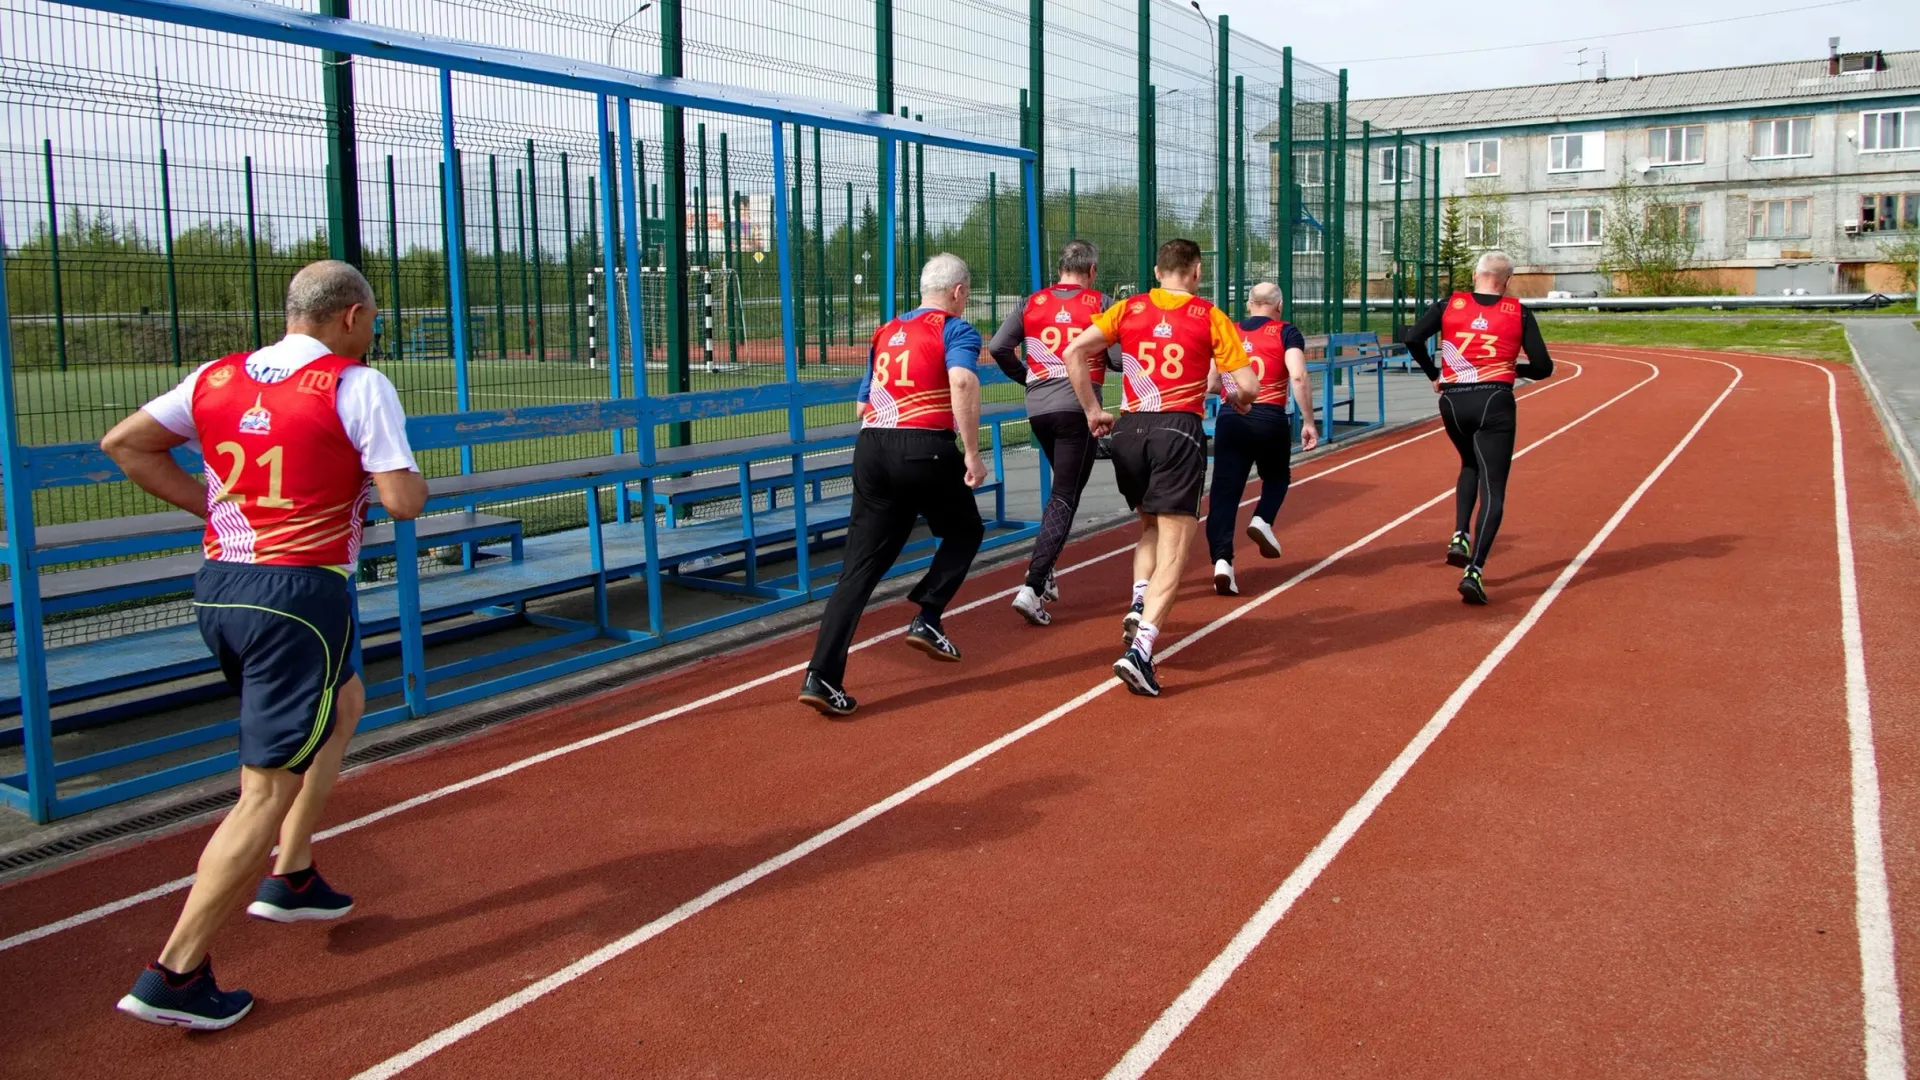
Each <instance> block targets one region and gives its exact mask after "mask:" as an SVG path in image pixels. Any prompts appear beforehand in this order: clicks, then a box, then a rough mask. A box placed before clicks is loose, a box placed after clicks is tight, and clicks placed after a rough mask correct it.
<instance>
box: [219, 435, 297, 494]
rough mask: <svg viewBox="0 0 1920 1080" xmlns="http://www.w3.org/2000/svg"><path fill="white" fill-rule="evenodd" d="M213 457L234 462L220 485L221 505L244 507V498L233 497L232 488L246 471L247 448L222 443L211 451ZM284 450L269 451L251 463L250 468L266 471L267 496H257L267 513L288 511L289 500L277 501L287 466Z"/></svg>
mask: <svg viewBox="0 0 1920 1080" xmlns="http://www.w3.org/2000/svg"><path fill="white" fill-rule="evenodd" d="M213 451H214V453H216V454H225V455H226V456H227V457H229V458H231V459H233V468H232V469H230V470H228V472H227V478H226V479H225V480H223V481H221V483H220V499H219V501H221V502H230V503H235V504H245V503H246V501H247V497H246V496H245V495H238V494H235V493H234V490H233V489H234V486H235V485H237V484H239V483H240V474H241V473H243V472H246V471H247V448H246V447H244V446H241V445H240V444H239V443H237V442H223V443H221V444H220V445H218V446H216V447H214V448H213ZM286 456H287V448H286V447H284V446H274V447H269V448H268V450H267V452H266V453H264V454H261V455H260V456H259V457H257V458H254V459H253V464H255V465H258V466H261V467H262V468H265V469H266V470H267V493H266V494H265V495H262V496H260V499H259V504H260V505H261V506H263V507H265V508H266V509H268V510H291V509H293V500H292V499H283V498H281V497H280V474H281V471H282V469H283V468H284V467H285V464H286Z"/></svg>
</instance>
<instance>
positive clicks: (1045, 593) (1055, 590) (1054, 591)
mask: <svg viewBox="0 0 1920 1080" xmlns="http://www.w3.org/2000/svg"><path fill="white" fill-rule="evenodd" d="M1040 599H1042V600H1045V601H1046V602H1047V603H1049V604H1057V603H1059V602H1060V583H1059V582H1057V581H1055V580H1054V579H1053V571H1051V570H1049V571H1047V587H1046V588H1044V589H1041V590H1040Z"/></svg>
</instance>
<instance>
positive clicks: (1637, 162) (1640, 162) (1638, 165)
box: [1633, 158, 1653, 176]
mask: <svg viewBox="0 0 1920 1080" xmlns="http://www.w3.org/2000/svg"><path fill="white" fill-rule="evenodd" d="M1651 168H1653V161H1652V159H1650V158H1634V159H1633V171H1634V172H1635V173H1636V174H1638V175H1640V176H1645V175H1647V170H1648V169H1651Z"/></svg>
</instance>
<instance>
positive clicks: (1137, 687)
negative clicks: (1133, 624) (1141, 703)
mask: <svg viewBox="0 0 1920 1080" xmlns="http://www.w3.org/2000/svg"><path fill="white" fill-rule="evenodd" d="M1113 673H1114V674H1115V675H1117V676H1119V678H1120V681H1121V682H1123V683H1126V684H1127V689H1128V690H1131V691H1133V692H1134V693H1136V694H1139V695H1140V696H1141V697H1159V696H1160V681H1159V680H1158V679H1155V678H1154V677H1153V661H1151V660H1149V659H1147V658H1146V657H1145V656H1143V655H1141V653H1140V650H1139V649H1132V648H1130V649H1128V650H1127V651H1126V654H1125V655H1123V656H1121V657H1120V659H1118V660H1115V661H1114V662H1113Z"/></svg>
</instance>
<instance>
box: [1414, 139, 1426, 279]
mask: <svg viewBox="0 0 1920 1080" xmlns="http://www.w3.org/2000/svg"><path fill="white" fill-rule="evenodd" d="M1415 149H1416V150H1417V151H1418V152H1419V154H1420V198H1419V202H1418V203H1417V204H1416V205H1417V206H1418V210H1417V211H1416V214H1415V217H1416V218H1417V219H1418V220H1419V222H1420V232H1419V233H1418V234H1417V235H1416V236H1415V238H1414V243H1415V244H1416V245H1417V246H1416V248H1415V256H1414V261H1413V309H1414V311H1416V312H1419V311H1424V310H1426V306H1427V141H1426V140H1425V139H1421V140H1420V143H1419V145H1418V146H1416V147H1415Z"/></svg>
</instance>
